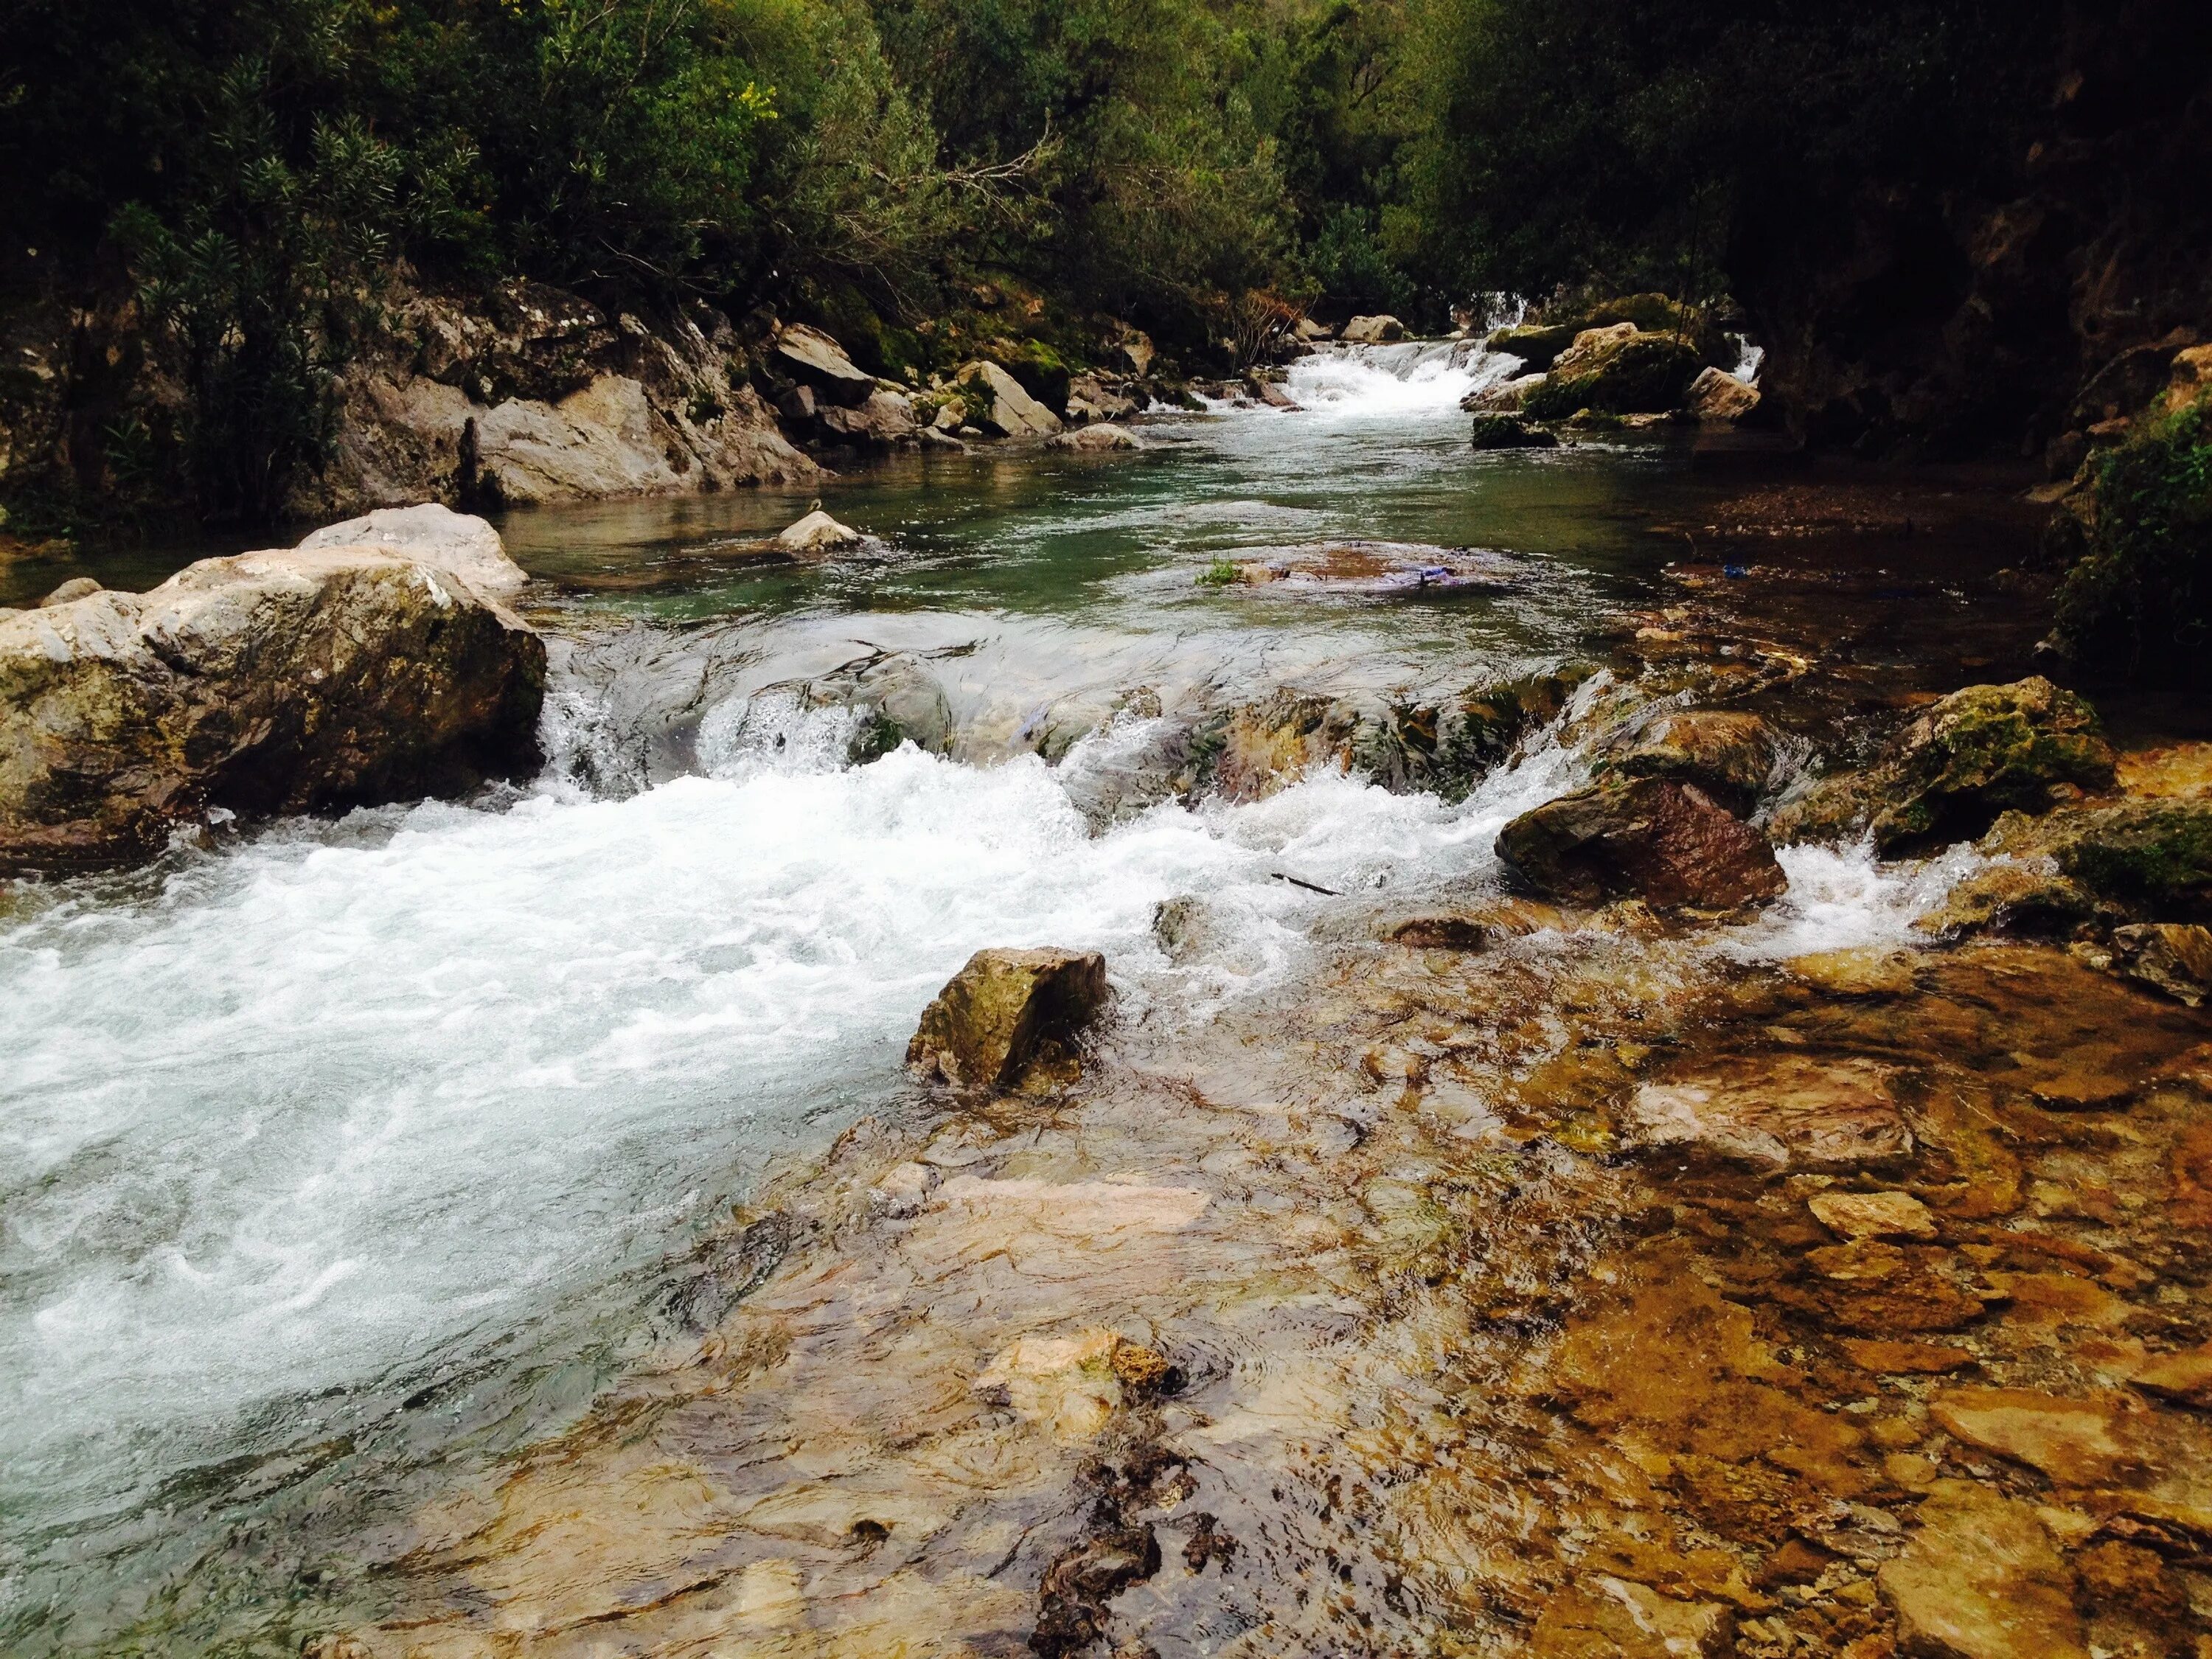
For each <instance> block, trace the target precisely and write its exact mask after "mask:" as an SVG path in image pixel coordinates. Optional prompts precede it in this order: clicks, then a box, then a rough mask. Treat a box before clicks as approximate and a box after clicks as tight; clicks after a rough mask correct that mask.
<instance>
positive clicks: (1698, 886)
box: [1498, 778, 1786, 909]
mask: <svg viewBox="0 0 2212 1659" xmlns="http://www.w3.org/2000/svg"><path fill="white" fill-rule="evenodd" d="M1498 857H1499V858H1501V859H1503V860H1504V861H1505V863H1506V864H1507V865H1509V866H1511V868H1512V869H1513V871H1514V872H1516V874H1517V875H1518V876H1519V877H1520V878H1521V879H1522V880H1523V881H1525V882H1527V883H1528V884H1529V885H1531V886H1533V887H1534V888H1535V889H1536V890H1537V891H1539V892H1541V893H1542V894H1544V895H1546V896H1548V897H1553V898H1563V899H1571V900H1574V901H1576V902H1579V903H1586V904H1587V903H1595V902H1598V901H1600V900H1601V899H1605V898H1610V897H1617V896H1622V895H1634V896H1638V897H1641V898H1644V899H1648V900H1649V901H1650V902H1651V903H1653V904H1656V905H1662V906H1668V905H1681V904H1693V905H1699V906H1702V907H1705V908H1714V909H1725V908H1729V907H1732V906H1735V905H1738V904H1744V903H1747V902H1752V901H1753V900H1757V899H1763V898H1771V897H1773V896H1775V895H1776V894H1778V893H1779V892H1781V891H1782V890H1783V888H1784V885H1785V884H1786V883H1785V880H1784V876H1783V874H1782V867H1781V866H1780V865H1778V864H1777V863H1776V862H1775V859H1774V852H1773V849H1772V848H1770V847H1769V846H1768V845H1767V844H1766V838H1765V836H1762V835H1760V834H1759V831H1758V830H1756V829H1753V828H1752V827H1751V826H1750V825H1748V824H1747V823H1744V822H1743V821H1742V820H1741V819H1740V818H1737V817H1734V816H1733V815H1732V814H1730V813H1729V811H1726V810H1725V809H1724V808H1723V807H1721V806H1719V805H1716V804H1715V803H1714V802H1713V800H1712V799H1711V798H1710V797H1709V796H1707V795H1706V794H1705V793H1704V792H1703V791H1701V790H1699V788H1698V787H1696V786H1695V785H1692V784H1682V783H1675V782H1672V781H1668V780H1665V779H1659V778H1643V779H1638V780H1637V781H1633V782H1628V783H1602V784H1598V785H1596V786H1595V787H1591V788H1588V789H1583V790H1578V791H1577V792H1576V793H1573V794H1570V795H1564V796H1561V797H1560V798H1559V799H1557V800H1555V801H1553V802H1551V803H1549V804H1548V805H1543V806H1540V807H1538V808H1536V809H1535V810H1534V811H1531V812H1528V813H1524V814H1523V815H1522V817H1517V818H1516V819H1514V820H1513V822H1512V823H1509V824H1507V825H1506V826H1505V828H1504V829H1503V830H1501V831H1500V832H1499V834H1498Z"/></svg>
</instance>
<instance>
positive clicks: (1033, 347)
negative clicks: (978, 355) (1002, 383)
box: [983, 340, 1073, 415]
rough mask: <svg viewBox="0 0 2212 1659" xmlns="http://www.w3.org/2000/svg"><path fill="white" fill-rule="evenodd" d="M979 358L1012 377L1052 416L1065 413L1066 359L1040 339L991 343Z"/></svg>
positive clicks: (1067, 371) (1071, 374) (1070, 371)
mask: <svg viewBox="0 0 2212 1659" xmlns="http://www.w3.org/2000/svg"><path fill="white" fill-rule="evenodd" d="M983 356H987V357H988V358H989V359H990V360H991V361H992V362H994V363H996V364H998V366H999V367H1000V368H1003V369H1005V370H1006V373H1007V374H1011V375H1012V376H1013V377H1014V380H1016V382H1017V383H1018V385H1019V386H1021V388H1022V390H1023V391H1024V392H1028V393H1029V394H1030V397H1032V398H1036V400H1037V401H1038V402H1039V403H1041V404H1043V405H1044V406H1045V407H1046V408H1047V409H1048V410H1051V411H1052V412H1053V413H1054V414H1055V415H1064V414H1066V412H1067V383H1068V381H1069V380H1070V379H1072V378H1073V371H1072V370H1070V369H1069V368H1068V366H1067V360H1066V358H1065V357H1062V356H1060V353H1059V352H1058V351H1056V350H1054V349H1053V348H1052V347H1051V346H1048V345H1047V344H1046V343H1044V342H1043V341H1042V340H1023V341H1019V342H1012V341H1006V340H997V341H994V342H992V343H990V345H988V346H987V348H985V349H984V351H983Z"/></svg>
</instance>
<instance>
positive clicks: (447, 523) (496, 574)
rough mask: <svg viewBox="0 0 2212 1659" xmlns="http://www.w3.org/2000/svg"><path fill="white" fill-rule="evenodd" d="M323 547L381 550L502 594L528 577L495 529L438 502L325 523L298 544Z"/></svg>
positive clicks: (514, 589) (382, 509) (310, 548)
mask: <svg viewBox="0 0 2212 1659" xmlns="http://www.w3.org/2000/svg"><path fill="white" fill-rule="evenodd" d="M325 547H374V548H382V549H384V550H387V551H390V552H393V553H397V554H398V555H399V556H402V557H403V558H409V559H412V560H414V561H415V562H416V563H417V564H427V565H428V566H429V567H430V568H432V569H434V570H443V571H447V572H449V573H450V574H453V575H456V576H459V578H460V579H461V580H463V581H465V582H466V583H468V584H469V586H471V587H473V588H475V589H476V590H477V592H479V593H483V594H489V595H494V596H496V597H500V598H505V597H506V596H507V595H508V594H511V593H515V592H520V591H521V589H522V587H523V585H524V584H525V583H526V582H527V581H528V580H530V578H529V576H528V575H527V574H526V573H525V572H524V570H523V568H522V567H521V566H520V565H519V564H517V563H515V562H514V561H513V559H510V558H509V557H507V549H506V547H505V545H504V544H501V541H500V539H499V532H497V531H496V530H494V529H493V528H492V527H491V526H489V524H487V523H485V522H484V520H482V519H479V518H477V516H476V515H475V514H474V513H456V512H454V511H453V509H452V508H450V507H443V506H441V505H440V504H439V503H438V502H436V501H425V502H423V503H422V505H421V506H420V507H379V508H378V509H377V510H376V511H375V512H374V513H365V514H363V515H362V517H360V518H358V519H348V520H346V521H345V522H344V523H343V524H334V525H326V526H324V527H323V528H322V529H320V530H318V531H315V532H312V533H311V534H310V535H308V536H307V538H306V539H305V540H303V541H302V542H301V544H300V550H301V552H303V553H306V552H313V551H314V550H316V549H319V548H325Z"/></svg>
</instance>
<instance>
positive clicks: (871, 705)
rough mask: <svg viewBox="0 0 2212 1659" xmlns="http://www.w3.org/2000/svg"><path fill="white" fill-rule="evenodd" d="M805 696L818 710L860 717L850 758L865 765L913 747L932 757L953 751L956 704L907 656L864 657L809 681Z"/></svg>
mask: <svg viewBox="0 0 2212 1659" xmlns="http://www.w3.org/2000/svg"><path fill="white" fill-rule="evenodd" d="M802 696H803V697H804V699H805V702H806V703H807V704H808V705H809V706H810V707H812V708H850V709H854V710H855V711H857V712H858V713H859V714H860V726H859V727H858V729H857V730H855V731H854V734H853V740H852V746H851V750H850V758H851V759H852V761H853V762H854V764H856V765H859V764H864V763H866V762H869V761H872V760H875V759H878V758H879V757H882V756H884V755H888V754H890V752H891V751H892V750H895V749H896V748H897V747H898V746H899V745H900V744H905V743H910V744H914V746H915V748H917V749H921V750H925V751H927V753H930V754H933V755H942V754H945V752H947V751H948V750H951V747H952V705H951V702H949V701H947V699H946V697H945V688H944V687H943V686H942V685H940V684H938V681H937V677H936V676H935V675H933V674H932V673H931V672H930V671H929V670H928V669H927V668H925V667H924V666H923V665H922V664H921V659H919V658H917V657H915V656H914V655H913V654H911V653H907V652H894V653H890V654H889V655H886V656H876V657H866V658H863V659H861V660H860V661H859V662H857V663H848V664H847V665H845V666H844V667H842V668H841V669H838V670H837V671H836V672H835V673H830V674H824V675H823V676H822V677H821V678H819V679H816V680H810V681H809V682H807V684H806V685H805V689H804V691H803V693H802Z"/></svg>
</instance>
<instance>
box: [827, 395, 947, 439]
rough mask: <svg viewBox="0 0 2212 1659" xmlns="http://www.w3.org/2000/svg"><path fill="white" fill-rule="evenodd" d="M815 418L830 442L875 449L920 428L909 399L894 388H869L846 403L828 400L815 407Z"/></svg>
mask: <svg viewBox="0 0 2212 1659" xmlns="http://www.w3.org/2000/svg"><path fill="white" fill-rule="evenodd" d="M815 420H816V422H817V424H818V425H819V426H820V428H821V429H822V434H823V436H824V437H826V438H828V439H829V441H831V442H833V443H845V444H853V445H855V446H859V447H870V448H876V449H890V448H892V447H895V446H896V445H899V444H902V443H905V442H907V441H909V440H910V439H912V438H914V437H915V435H916V434H917V433H918V432H920V430H921V423H920V422H917V421H916V420H915V417H914V401H913V399H911V398H908V397H907V396H906V395H905V394H903V393H902V392H885V391H876V392H870V393H869V394H868V395H867V397H866V398H863V399H862V400H861V401H860V403H857V404H850V405H847V404H829V405H827V406H826V407H823V408H822V409H820V410H817V413H816V416H815Z"/></svg>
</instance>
